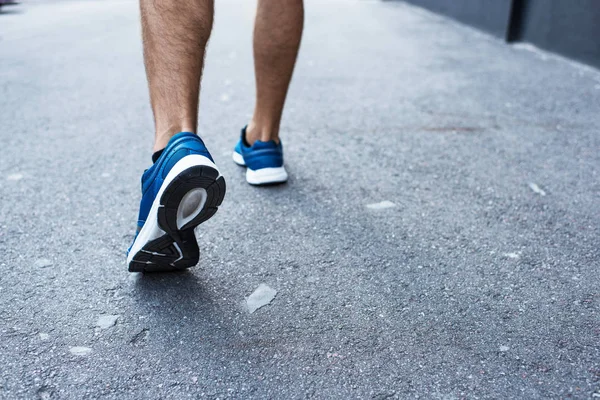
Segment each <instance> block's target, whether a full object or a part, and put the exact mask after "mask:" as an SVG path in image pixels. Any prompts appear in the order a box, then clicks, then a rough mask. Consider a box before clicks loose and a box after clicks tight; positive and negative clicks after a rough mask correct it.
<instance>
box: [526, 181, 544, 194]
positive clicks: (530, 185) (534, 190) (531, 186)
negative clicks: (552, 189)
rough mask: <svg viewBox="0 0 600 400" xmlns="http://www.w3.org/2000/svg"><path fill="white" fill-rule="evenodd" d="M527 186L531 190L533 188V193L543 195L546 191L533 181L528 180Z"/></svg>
mask: <svg viewBox="0 0 600 400" xmlns="http://www.w3.org/2000/svg"><path fill="white" fill-rule="evenodd" d="M529 188H530V189H531V190H533V192H534V193H537V194H539V195H540V196H545V195H546V192H545V191H544V190H543V189H542V188H540V187H539V186H538V185H537V184H535V183H533V182H529Z"/></svg>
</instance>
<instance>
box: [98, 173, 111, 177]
mask: <svg viewBox="0 0 600 400" xmlns="http://www.w3.org/2000/svg"><path fill="white" fill-rule="evenodd" d="M100 176H102V177H103V178H109V177H110V174H109V173H108V172H103V173H102V175H100Z"/></svg>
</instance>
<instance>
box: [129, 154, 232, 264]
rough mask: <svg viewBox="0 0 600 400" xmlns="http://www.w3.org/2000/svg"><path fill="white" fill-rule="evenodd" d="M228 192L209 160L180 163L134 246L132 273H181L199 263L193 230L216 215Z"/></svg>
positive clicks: (189, 158) (191, 158)
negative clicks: (179, 271)
mask: <svg viewBox="0 0 600 400" xmlns="http://www.w3.org/2000/svg"><path fill="white" fill-rule="evenodd" d="M225 190H226V186H225V179H223V177H222V176H220V174H219V171H218V169H217V168H216V166H215V165H214V163H212V162H211V161H210V160H209V159H208V158H206V157H203V156H200V155H190V156H186V157H184V158H183V159H181V160H179V162H177V163H176V164H175V166H173V168H172V169H171V171H170V172H169V174H168V175H167V177H166V178H165V181H164V182H163V185H162V186H161V189H160V190H159V192H158V194H157V196H156V199H155V200H154V203H153V204H152V208H151V210H150V213H149V214H148V219H147V221H146V223H145V224H144V227H143V228H142V230H141V231H140V233H139V234H138V237H137V238H136V241H135V242H134V243H133V245H132V247H131V251H130V254H129V256H128V259H127V262H128V265H129V271H130V272H168V271H178V270H183V269H186V268H190V267H193V266H195V265H196V264H198V261H199V259H200V251H199V249H198V242H197V241H196V235H195V234H194V229H195V228H196V227H197V226H198V225H200V224H201V223H203V222H204V221H206V220H208V219H209V218H211V217H212V216H213V215H214V214H215V213H216V212H217V210H218V207H219V206H220V205H221V203H222V202H223V198H224V197H225Z"/></svg>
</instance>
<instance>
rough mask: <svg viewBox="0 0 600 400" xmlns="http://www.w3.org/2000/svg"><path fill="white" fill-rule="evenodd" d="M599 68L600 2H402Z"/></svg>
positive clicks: (573, 0) (443, 0)
mask: <svg viewBox="0 0 600 400" xmlns="http://www.w3.org/2000/svg"><path fill="white" fill-rule="evenodd" d="M404 1H406V2H408V3H412V4H415V5H418V6H421V7H424V8H427V9H429V10H431V11H434V12H438V13H440V14H444V15H448V16H450V17H452V18H454V19H456V20H458V21H461V22H464V23H466V24H469V25H473V26H475V27H477V28H480V29H482V30H485V31H487V32H490V33H492V34H494V35H496V36H498V37H501V38H503V39H506V40H508V41H525V42H530V43H533V44H535V45H536V46H539V47H541V48H544V49H547V50H550V51H554V52H557V53H561V54H563V55H566V56H567V57H571V58H574V59H577V60H580V61H583V62H585V63H588V64H590V65H593V66H596V67H599V68H600V0H404Z"/></svg>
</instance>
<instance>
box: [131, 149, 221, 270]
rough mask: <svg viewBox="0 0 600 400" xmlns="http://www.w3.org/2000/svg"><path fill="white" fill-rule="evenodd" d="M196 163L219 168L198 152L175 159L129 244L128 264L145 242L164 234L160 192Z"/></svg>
mask: <svg viewBox="0 0 600 400" xmlns="http://www.w3.org/2000/svg"><path fill="white" fill-rule="evenodd" d="M197 165H206V166H209V167H212V168H214V169H216V170H217V171H218V170H219V169H218V168H217V166H216V165H215V164H214V163H213V162H212V161H210V159H209V158H208V157H204V156H201V155H199V154H190V155H189V156H185V157H183V158H182V159H181V160H179V161H177V163H176V164H175V165H174V166H173V168H171V170H170V171H169V173H168V174H167V177H166V178H165V180H164V182H163V184H162V186H161V187H160V189H159V191H158V193H157V194H156V197H155V198H154V202H153V203H152V208H150V212H149V213H148V217H147V218H146V222H145V223H144V226H143V227H142V230H141V231H140V233H139V234H138V236H137V238H136V239H135V242H133V246H131V250H130V251H129V254H128V255H127V264H128V265H129V263H130V262H131V260H132V259H133V257H134V256H135V255H136V254H137V253H138V252H139V251H140V250H141V249H142V248H143V247H144V246H145V245H146V243H148V242H150V241H152V240H154V239H158V238H159V237H161V236H162V235H164V234H165V231H163V230H162V229H160V227H159V226H158V208H159V207H160V198H161V197H162V194H163V192H164V191H165V189H166V188H167V187H168V186H169V184H170V183H171V182H172V181H173V179H175V178H176V177H177V176H178V175H179V174H181V173H182V172H183V171H185V170H186V169H188V168H191V167H195V166H197ZM219 175H220V174H219ZM202 206H204V203H203V204H202ZM200 211H202V208H200V209H199V210H197V212H196V215H197V213H198V212H200ZM190 220H191V219H190Z"/></svg>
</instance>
